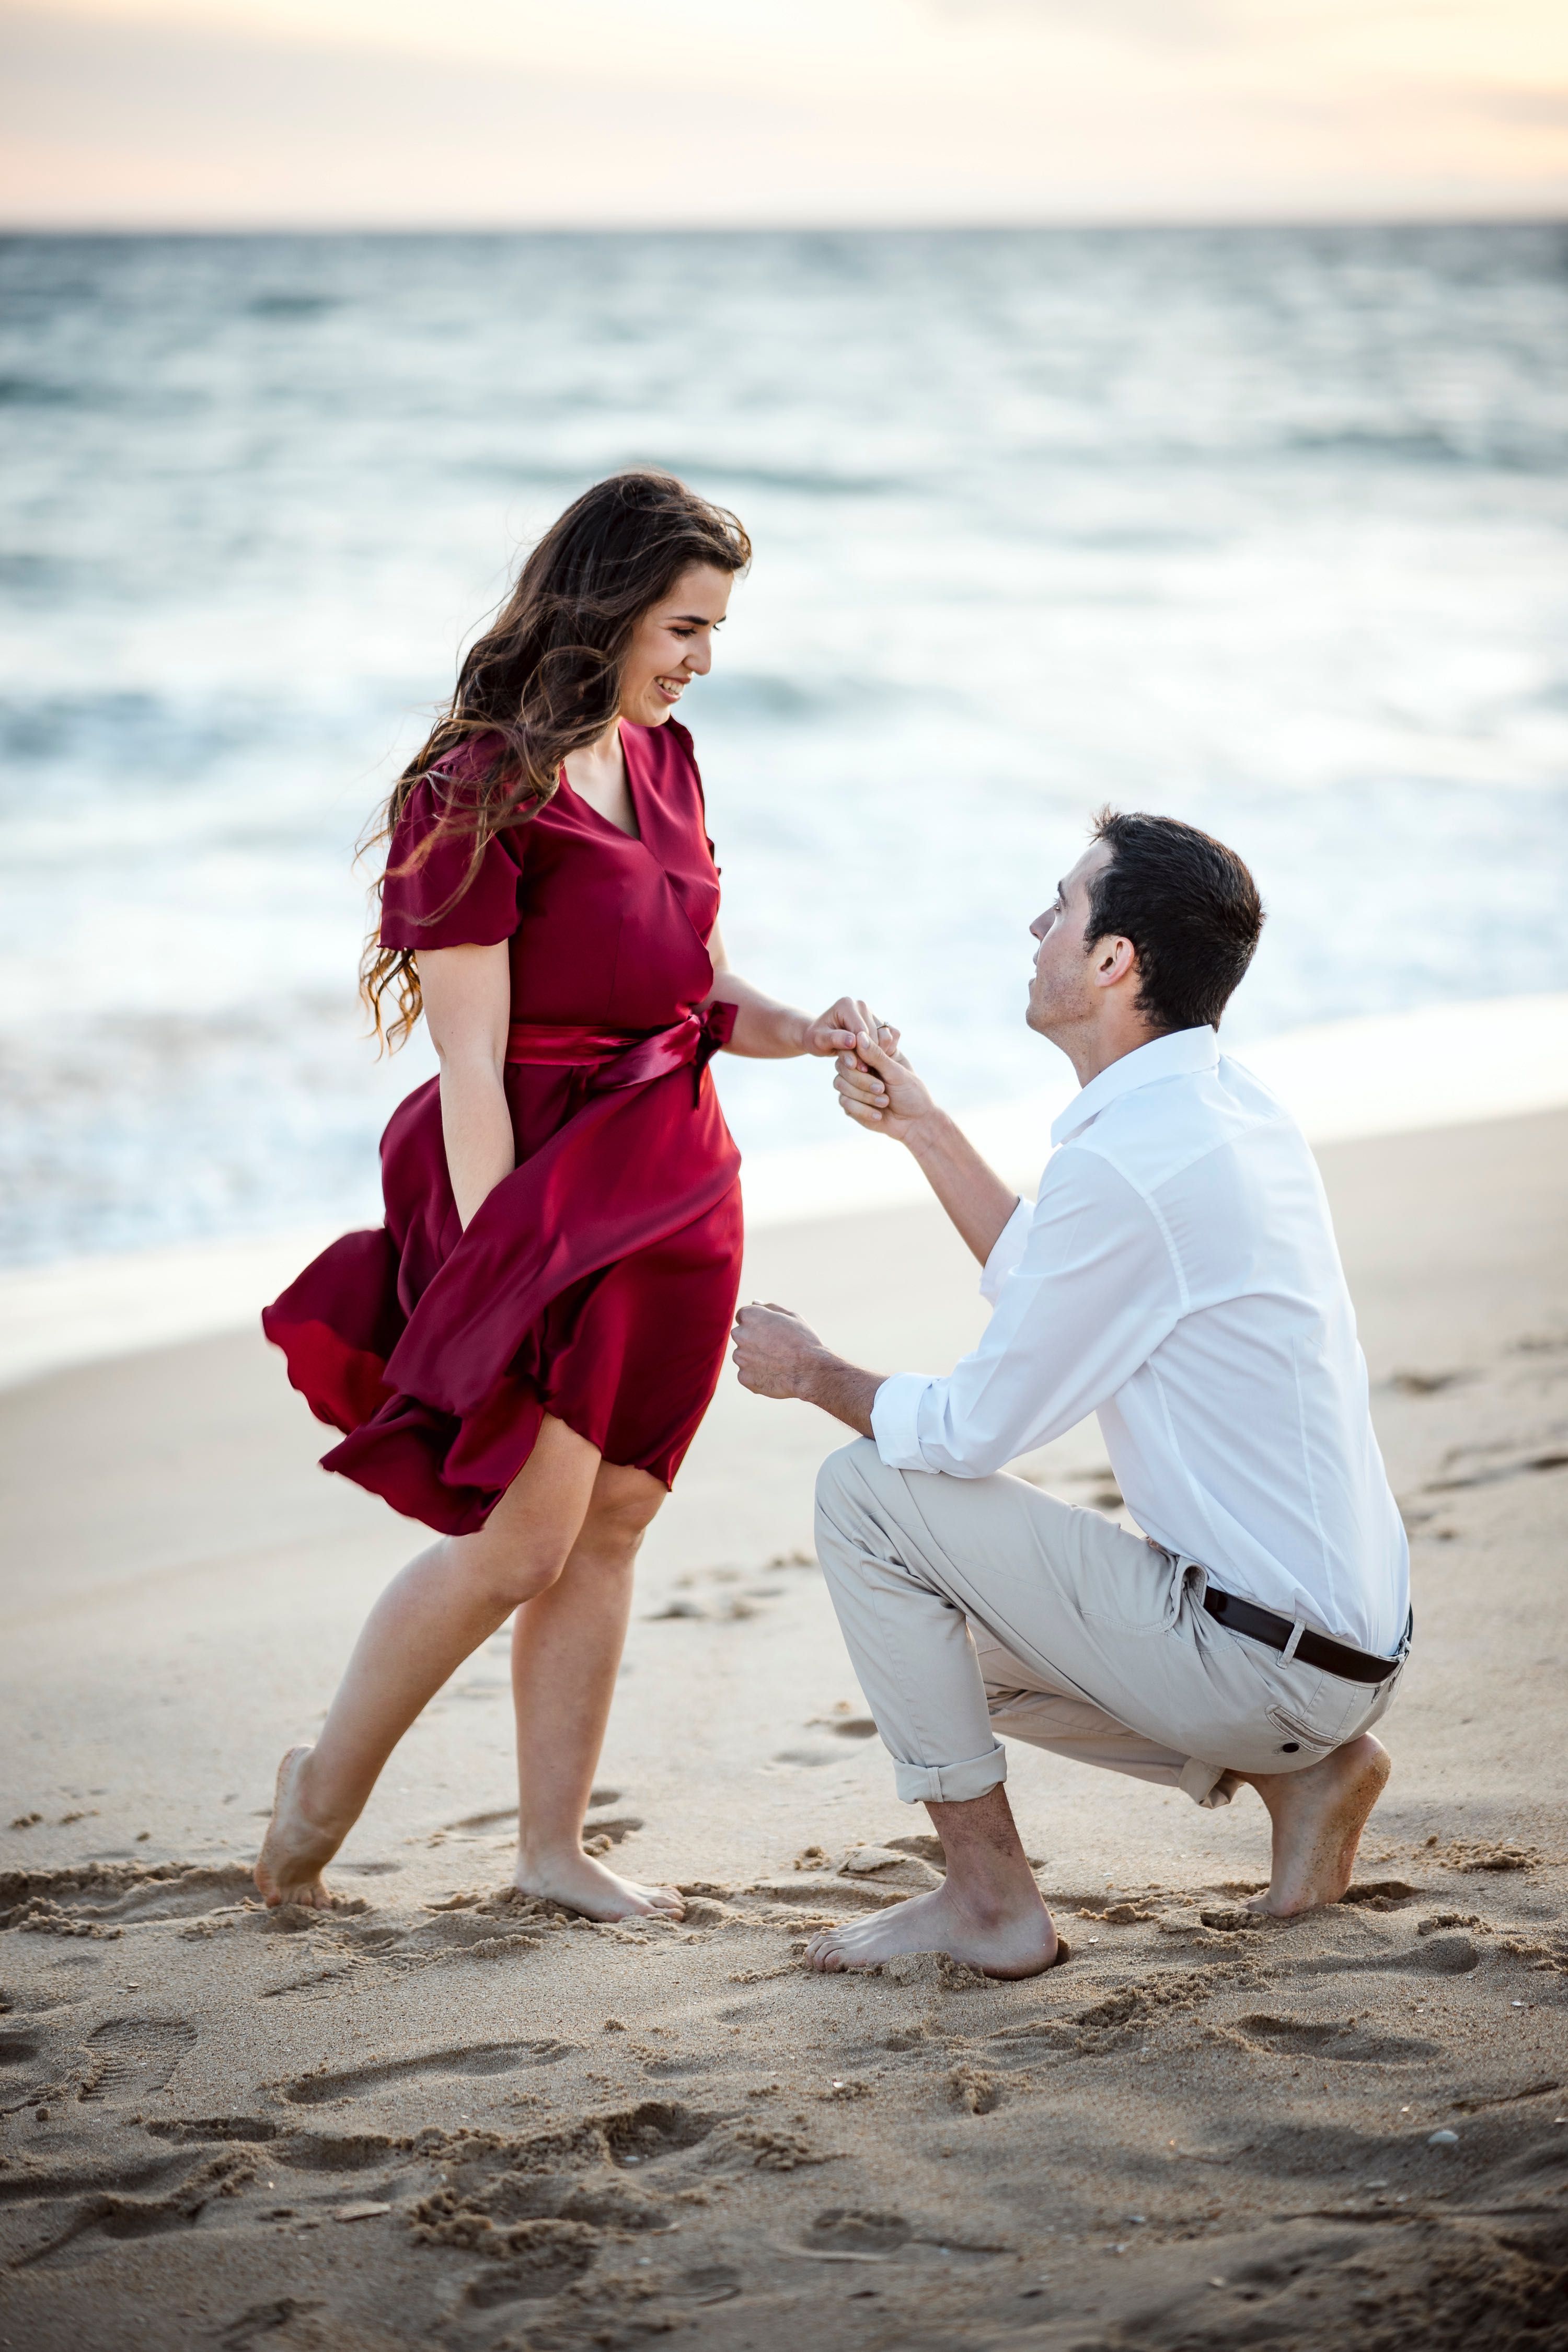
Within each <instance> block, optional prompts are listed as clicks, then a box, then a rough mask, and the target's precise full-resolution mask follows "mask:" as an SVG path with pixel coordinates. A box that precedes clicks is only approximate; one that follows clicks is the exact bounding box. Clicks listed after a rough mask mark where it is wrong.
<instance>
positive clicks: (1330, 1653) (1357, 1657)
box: [1204, 1584, 1410, 1683]
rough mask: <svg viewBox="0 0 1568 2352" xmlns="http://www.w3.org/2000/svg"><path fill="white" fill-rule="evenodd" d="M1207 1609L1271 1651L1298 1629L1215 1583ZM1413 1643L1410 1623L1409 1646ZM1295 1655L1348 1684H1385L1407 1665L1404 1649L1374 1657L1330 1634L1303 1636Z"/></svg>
mask: <svg viewBox="0 0 1568 2352" xmlns="http://www.w3.org/2000/svg"><path fill="white" fill-rule="evenodd" d="M1204 1607H1205V1609H1206V1610H1207V1611H1208V1612H1209V1615H1210V1616H1211V1617H1217V1618H1218V1620H1219V1622H1220V1623H1221V1624H1222V1625H1224V1626H1226V1628H1227V1629H1228V1631H1229V1632H1231V1633H1245V1634H1246V1635H1247V1639H1248V1640H1249V1641H1253V1642H1267V1643H1268V1646H1269V1648H1270V1649H1271V1650H1282V1649H1284V1647H1285V1646H1286V1644H1287V1643H1288V1642H1289V1639H1290V1636H1291V1634H1292V1633H1294V1632H1295V1630H1296V1623H1295V1620H1294V1618H1291V1617H1281V1616H1280V1614H1279V1611H1278V1610H1275V1609H1260V1608H1259V1607H1258V1603H1257V1601H1238V1600H1237V1596H1236V1594H1235V1593H1234V1592H1219V1591H1215V1587H1214V1586H1213V1585H1212V1584H1211V1585H1210V1586H1209V1588H1208V1591H1206V1592H1205V1594H1204ZM1409 1640H1410V1624H1409V1621H1408V1620H1407V1621H1406V1622H1405V1643H1406V1644H1408V1643H1409ZM1295 1655H1296V1656H1297V1657H1298V1658H1300V1661H1301V1663H1302V1664H1303V1665H1308V1666H1319V1667H1321V1669H1322V1671H1323V1673H1324V1674H1326V1675H1339V1676H1340V1677H1341V1679H1342V1681H1344V1682H1347V1683H1385V1682H1386V1681H1387V1680H1388V1678H1389V1676H1390V1675H1392V1674H1394V1673H1396V1672H1397V1671H1398V1669H1399V1667H1400V1666H1401V1665H1403V1664H1404V1662H1405V1650H1404V1647H1402V1648H1401V1650H1400V1654H1399V1655H1398V1657H1397V1658H1374V1657H1373V1655H1372V1654H1371V1653H1370V1652H1369V1651H1366V1650H1352V1648H1351V1646H1350V1643H1348V1642H1333V1641H1331V1640H1330V1638H1329V1636H1328V1635H1327V1633H1303V1634H1302V1636H1301V1638H1300V1641H1299V1642H1298V1643H1297V1644H1296V1649H1295Z"/></svg>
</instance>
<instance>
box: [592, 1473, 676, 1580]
mask: <svg viewBox="0 0 1568 2352" xmlns="http://www.w3.org/2000/svg"><path fill="white" fill-rule="evenodd" d="M664 1494H665V1490H664V1488H663V1486H661V1485H660V1483H659V1481H658V1479H657V1478H655V1477H652V1476H650V1475H649V1474H648V1472H647V1471H646V1470H633V1469H628V1468H626V1467H625V1466H624V1465H620V1464H618V1463H613V1462H605V1463H602V1464H601V1465H600V1467H599V1475H598V1476H597V1478H596V1479H595V1482H594V1493H593V1497H592V1499H591V1501H590V1502H589V1505H588V1513H587V1517H585V1518H584V1522H583V1528H582V1533H581V1534H580V1535H579V1537H578V1538H577V1545H576V1549H578V1550H579V1551H583V1552H589V1553H594V1554H595V1555H598V1556H600V1557H603V1558H605V1559H625V1560H626V1561H628V1562H629V1561H630V1560H632V1559H636V1557H637V1551H638V1549H639V1548H640V1546H641V1543H642V1539H643V1537H644V1536H645V1535H646V1534H647V1529H648V1527H649V1524H650V1523H651V1521H652V1519H653V1517H654V1515H655V1513H656V1512H657V1511H658V1507H659V1505H660V1504H661V1503H662V1502H663V1500H664Z"/></svg>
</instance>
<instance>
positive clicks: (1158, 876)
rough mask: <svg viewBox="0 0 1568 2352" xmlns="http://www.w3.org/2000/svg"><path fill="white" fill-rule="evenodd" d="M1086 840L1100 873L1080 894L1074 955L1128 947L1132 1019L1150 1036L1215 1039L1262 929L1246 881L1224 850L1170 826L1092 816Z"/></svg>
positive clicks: (1190, 827) (1158, 820) (1156, 820)
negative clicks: (1080, 929)
mask: <svg viewBox="0 0 1568 2352" xmlns="http://www.w3.org/2000/svg"><path fill="white" fill-rule="evenodd" d="M1093 837H1094V839H1095V840H1096V841H1103V842H1104V844H1105V845H1106V847H1107V848H1108V849H1109V850H1110V865H1109V866H1102V867H1101V869H1100V872H1099V873H1098V874H1097V875H1096V876H1095V877H1094V879H1093V881H1092V882H1091V883H1090V884H1089V924H1088V928H1087V929H1086V930H1085V932H1084V935H1083V943H1084V946H1085V947H1086V948H1089V947H1092V946H1093V944H1094V942H1095V940H1101V939H1105V938H1106V937H1107V936H1110V937H1114V938H1118V939H1126V940H1131V942H1132V944H1133V946H1134V947H1135V948H1136V949H1137V950H1138V972H1139V988H1138V997H1137V1005H1138V1010H1139V1012H1140V1013H1142V1015H1143V1018H1144V1019H1145V1020H1146V1021H1148V1022H1151V1023H1152V1024H1153V1025H1154V1026H1155V1027H1156V1028H1159V1029H1198V1028H1202V1027H1203V1026H1204V1025H1205V1024H1207V1025H1208V1027H1209V1028H1211V1029H1217V1028H1218V1027H1219V1016H1220V1014H1221V1013H1223V1012H1224V1011H1225V1008H1226V1004H1227V1003H1229V1001H1230V999H1231V997H1232V995H1233V994H1234V993H1235V992H1236V989H1237V986H1238V984H1239V982H1240V981H1241V978H1242V975H1243V973H1244V972H1245V971H1246V970H1247V965H1248V964H1249V963H1250V962H1251V961H1252V954H1253V950H1254V949H1255V948H1256V947H1257V945H1258V933H1259V932H1260V931H1261V930H1262V929H1263V901H1262V900H1261V898H1259V897H1258V885H1257V884H1256V883H1255V882H1254V880H1253V878H1252V877H1251V875H1250V874H1249V873H1248V872H1247V868H1246V866H1244V865H1243V864H1242V862H1241V860H1240V858H1239V857H1238V856H1237V854H1236V852H1235V850H1234V849H1227V848H1226V845H1225V844H1224V842H1223V841H1215V839H1213V837H1212V836H1211V835H1208V834H1206V833H1200V832H1199V831H1198V829H1197V827H1196V825H1194V824H1183V823H1182V822H1181V820H1180V818H1179V817H1173V816H1144V815H1142V814H1140V813H1139V812H1138V811H1136V810H1134V811H1132V812H1131V813H1130V814H1127V815H1125V816H1123V815H1121V814H1120V813H1119V812H1118V811H1117V810H1115V809H1109V808H1107V809H1101V811H1100V814H1099V816H1098V817H1097V818H1096V819H1095V824H1094V836H1093Z"/></svg>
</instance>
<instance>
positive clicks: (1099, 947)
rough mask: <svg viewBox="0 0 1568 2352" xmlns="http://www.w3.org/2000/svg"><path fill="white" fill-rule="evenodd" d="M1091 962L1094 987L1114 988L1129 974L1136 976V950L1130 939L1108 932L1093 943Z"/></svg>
mask: <svg viewBox="0 0 1568 2352" xmlns="http://www.w3.org/2000/svg"><path fill="white" fill-rule="evenodd" d="M1093 963H1094V984H1095V986H1096V988H1115V987H1117V986H1118V985H1119V984H1120V983H1121V982H1122V981H1124V980H1126V979H1127V978H1128V977H1129V975H1130V974H1131V975H1132V976H1133V977H1136V975H1137V971H1138V950H1137V949H1136V948H1135V947H1134V946H1133V944H1132V942H1131V940H1125V939H1121V938H1117V937H1114V936H1113V935H1112V934H1110V932H1108V933H1107V934H1106V936H1105V937H1104V938H1103V939H1100V940H1096V941H1095V943H1094V955H1093Z"/></svg>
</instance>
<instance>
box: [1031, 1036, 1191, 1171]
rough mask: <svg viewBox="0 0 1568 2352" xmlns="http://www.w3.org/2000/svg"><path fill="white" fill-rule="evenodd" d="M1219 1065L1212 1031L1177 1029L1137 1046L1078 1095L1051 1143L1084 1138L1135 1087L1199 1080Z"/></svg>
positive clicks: (1057, 1122)
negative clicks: (1171, 1080) (1094, 1122)
mask: <svg viewBox="0 0 1568 2352" xmlns="http://www.w3.org/2000/svg"><path fill="white" fill-rule="evenodd" d="M1218 1062H1219V1038H1218V1036H1217V1034H1215V1031H1214V1030H1212V1029H1210V1028H1208V1027H1206V1026H1205V1027H1204V1028H1202V1029H1173V1030H1170V1031H1168V1032H1167V1033H1166V1034H1165V1035H1164V1036H1163V1037H1152V1038H1151V1039H1150V1041H1149V1043H1148V1044H1147V1045H1138V1046H1135V1047H1134V1049H1133V1051H1132V1052H1131V1054H1123V1055H1122V1056H1121V1060H1120V1061H1118V1062H1112V1063H1111V1064H1110V1067H1109V1068H1108V1069H1104V1070H1101V1072H1100V1076H1098V1077H1097V1078H1090V1080H1089V1084H1088V1086H1087V1087H1084V1089H1083V1091H1082V1092H1081V1093H1080V1094H1079V1095H1076V1096H1075V1097H1073V1099H1072V1101H1071V1102H1070V1103H1068V1107H1067V1108H1066V1110H1064V1111H1063V1112H1062V1113H1061V1114H1060V1116H1059V1117H1058V1118H1056V1119H1055V1120H1054V1121H1053V1122H1052V1125H1051V1141H1052V1142H1053V1143H1067V1142H1068V1141H1069V1140H1070V1139H1071V1138H1072V1137H1073V1136H1075V1135H1078V1134H1080V1133H1081V1132H1082V1130H1083V1129H1085V1128H1086V1127H1087V1126H1088V1125H1089V1121H1090V1119H1093V1118H1099V1116H1100V1112H1101V1111H1102V1110H1104V1109H1105V1108H1106V1106H1107V1104H1109V1103H1113V1102H1114V1101H1115V1100H1116V1099H1117V1097H1118V1096H1119V1095H1130V1094H1131V1092H1132V1090H1133V1088H1134V1087H1148V1086H1152V1085H1153V1084H1154V1082H1155V1081H1156V1079H1159V1078H1186V1077H1193V1076H1196V1074H1197V1073H1198V1072H1199V1071H1200V1070H1212V1069H1214V1068H1215V1067H1216V1066H1217V1065H1218Z"/></svg>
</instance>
